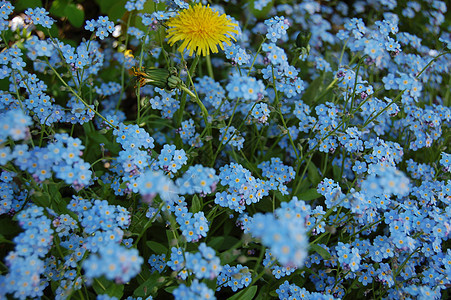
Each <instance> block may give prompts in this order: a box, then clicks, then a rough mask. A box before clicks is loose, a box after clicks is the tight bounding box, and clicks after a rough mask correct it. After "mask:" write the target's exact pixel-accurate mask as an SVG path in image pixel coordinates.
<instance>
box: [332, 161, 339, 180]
mask: <svg viewBox="0 0 451 300" xmlns="http://www.w3.org/2000/svg"><path fill="white" fill-rule="evenodd" d="M332 171H333V173H334V180H335V181H336V182H340V181H341V177H340V173H341V168H340V167H339V166H336V165H334V166H332Z"/></svg>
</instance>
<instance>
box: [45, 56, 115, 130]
mask: <svg viewBox="0 0 451 300" xmlns="http://www.w3.org/2000/svg"><path fill="white" fill-rule="evenodd" d="M46 60H47V65H48V66H49V67H50V69H52V71H53V73H55V75H56V77H58V79H59V80H60V81H61V83H62V84H63V85H64V86H65V87H66V88H67V89H68V90H69V91H70V92H71V93H72V94H73V95H74V96H75V97H77V98H78V100H80V101H81V103H83V104H84V105H85V106H86V108H89V109H92V108H91V107H90V106H89V105H88V103H86V101H85V100H83V98H82V97H80V95H78V93H77V92H75V91H74V89H73V88H72V87H70V86H69V85H68V84H67V83H66V81H64V79H63V78H62V77H61V76H60V74H59V73H58V72H57V71H56V70H55V68H54V67H53V66H52V64H50V62H49V60H48V59H47V58H46ZM92 110H93V112H94V113H95V114H96V115H97V116H98V117H100V118H101V119H102V120H103V121H105V123H107V124H108V125H110V126H111V127H112V128H116V126H115V125H113V124H112V123H110V121H108V120H107V119H106V118H105V117H104V116H102V115H101V114H100V113H99V112H98V111H96V110H95V109H92Z"/></svg>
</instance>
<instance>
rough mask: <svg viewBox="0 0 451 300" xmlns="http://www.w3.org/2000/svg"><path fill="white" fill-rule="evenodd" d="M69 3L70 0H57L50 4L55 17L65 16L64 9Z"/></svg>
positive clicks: (50, 10) (51, 12)
mask: <svg viewBox="0 0 451 300" xmlns="http://www.w3.org/2000/svg"><path fill="white" fill-rule="evenodd" d="M68 4H69V1H68V0H55V1H53V2H52V6H50V9H49V12H50V14H52V15H54V16H55V17H60V18H61V17H64V9H65V8H66V6H67V5H68Z"/></svg>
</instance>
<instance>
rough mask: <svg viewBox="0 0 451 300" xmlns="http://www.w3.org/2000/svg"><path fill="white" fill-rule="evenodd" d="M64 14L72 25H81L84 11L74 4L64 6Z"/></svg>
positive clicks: (83, 19)
mask: <svg viewBox="0 0 451 300" xmlns="http://www.w3.org/2000/svg"><path fill="white" fill-rule="evenodd" d="M64 14H65V15H66V16H67V19H68V20H69V23H71V24H72V25H73V26H74V27H81V26H82V25H83V23H84V21H85V12H84V11H83V10H81V9H79V8H78V7H77V6H76V5H75V4H69V5H68V6H66V8H65V9H64Z"/></svg>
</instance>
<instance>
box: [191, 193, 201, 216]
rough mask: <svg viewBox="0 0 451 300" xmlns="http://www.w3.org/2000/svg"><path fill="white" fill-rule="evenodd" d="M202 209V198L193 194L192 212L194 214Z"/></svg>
mask: <svg viewBox="0 0 451 300" xmlns="http://www.w3.org/2000/svg"><path fill="white" fill-rule="evenodd" d="M201 209H202V200H201V199H200V198H199V197H198V196H197V195H194V196H193V201H192V203H191V208H190V212H192V213H193V214H195V213H197V212H199V211H200V210H201Z"/></svg>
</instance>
